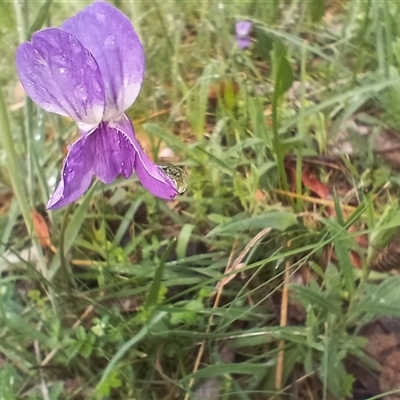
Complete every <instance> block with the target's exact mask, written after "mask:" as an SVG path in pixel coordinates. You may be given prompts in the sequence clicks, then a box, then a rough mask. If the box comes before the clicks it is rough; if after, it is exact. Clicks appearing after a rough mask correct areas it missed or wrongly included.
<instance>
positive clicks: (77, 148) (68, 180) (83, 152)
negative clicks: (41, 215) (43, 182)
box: [46, 135, 95, 210]
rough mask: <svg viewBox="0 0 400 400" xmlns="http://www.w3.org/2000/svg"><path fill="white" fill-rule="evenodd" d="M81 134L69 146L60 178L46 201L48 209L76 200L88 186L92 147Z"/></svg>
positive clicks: (91, 176) (90, 172) (92, 172)
mask: <svg viewBox="0 0 400 400" xmlns="http://www.w3.org/2000/svg"><path fill="white" fill-rule="evenodd" d="M89 137H90V135H89V136H81V137H80V138H79V139H78V140H77V141H76V142H75V143H74V144H72V145H71V146H70V147H69V151H68V155H67V157H66V158H65V160H64V165H63V168H62V171H61V180H60V182H59V184H58V186H57V189H56V190H55V192H54V193H53V195H52V196H51V198H50V200H49V201H48V203H47V206H46V208H47V209H48V210H51V209H56V208H59V207H63V206H66V205H68V204H70V203H72V202H73V201H75V200H78V199H79V197H81V196H82V195H83V194H84V193H85V192H86V190H87V189H88V188H89V186H90V183H91V181H92V178H93V174H94V169H93V159H94V154H95V153H94V151H93V150H94V149H92V148H91V147H90V146H87V142H86V141H87V138H89Z"/></svg>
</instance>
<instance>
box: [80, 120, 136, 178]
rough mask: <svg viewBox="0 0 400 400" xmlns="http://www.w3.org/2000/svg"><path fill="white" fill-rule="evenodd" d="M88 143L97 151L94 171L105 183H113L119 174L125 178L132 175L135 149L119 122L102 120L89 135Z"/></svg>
mask: <svg viewBox="0 0 400 400" xmlns="http://www.w3.org/2000/svg"><path fill="white" fill-rule="evenodd" d="M87 145H88V146H90V148H91V149H93V150H94V152H95V157H94V160H93V169H94V173H95V174H96V175H97V176H98V178H99V179H100V180H101V181H102V182H103V183H106V184H108V183H111V182H112V181H113V180H114V179H115V178H117V177H118V176H119V175H122V176H123V177H124V178H125V179H128V178H129V177H130V176H131V175H132V173H133V167H134V163H135V149H134V147H133V145H132V143H131V140H130V138H129V137H128V136H127V135H126V133H125V132H123V131H122V130H121V129H120V127H119V124H118V123H114V122H102V123H101V124H100V125H99V127H98V128H97V129H96V130H95V131H94V132H93V133H91V134H90V135H89V136H88V137H87Z"/></svg>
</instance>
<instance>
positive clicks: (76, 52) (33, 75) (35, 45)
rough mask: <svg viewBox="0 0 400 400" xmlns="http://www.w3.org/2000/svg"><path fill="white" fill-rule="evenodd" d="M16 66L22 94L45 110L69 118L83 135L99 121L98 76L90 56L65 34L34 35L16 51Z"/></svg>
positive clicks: (101, 94) (52, 30) (101, 105)
mask: <svg viewBox="0 0 400 400" xmlns="http://www.w3.org/2000/svg"><path fill="white" fill-rule="evenodd" d="M16 64H17V71H18V75H19V78H20V80H21V83H22V86H23V87H24V89H25V91H26V92H27V94H28V95H29V97H31V98H32V100H33V101H35V102H36V103H38V104H39V105H40V106H41V107H43V108H44V109H45V110H47V111H50V112H54V113H57V114H61V115H69V116H70V117H71V118H73V119H74V120H75V121H76V122H77V123H78V125H79V126H80V128H81V129H82V130H85V131H89V130H90V129H92V128H93V127H95V126H96V125H97V124H98V123H99V122H100V121H101V120H102V118H103V113H104V106H105V103H104V89H103V81H102V76H101V72H100V70H99V68H98V65H97V63H96V60H95V59H94V58H93V56H92V54H91V53H90V52H89V51H88V50H87V49H85V47H83V46H82V44H81V43H80V42H79V41H78V40H77V39H76V38H75V37H74V36H72V35H71V34H69V33H68V32H65V31H63V30H61V29H58V28H49V29H44V30H41V31H39V32H36V33H35V34H34V35H33V36H32V40H31V42H25V43H22V44H21V45H20V46H19V47H18V49H17V53H16Z"/></svg>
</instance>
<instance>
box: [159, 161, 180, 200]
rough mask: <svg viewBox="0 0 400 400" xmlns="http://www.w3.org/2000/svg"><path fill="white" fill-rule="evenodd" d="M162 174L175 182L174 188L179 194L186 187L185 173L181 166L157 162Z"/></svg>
mask: <svg viewBox="0 0 400 400" xmlns="http://www.w3.org/2000/svg"><path fill="white" fill-rule="evenodd" d="M158 166H159V167H160V168H161V170H162V171H163V172H164V174H166V175H168V176H169V178H170V179H171V180H172V181H173V182H174V183H175V186H176V190H177V191H178V193H179V194H183V193H185V192H186V189H187V174H186V172H185V171H184V170H183V168H181V167H178V166H177V165H172V164H158Z"/></svg>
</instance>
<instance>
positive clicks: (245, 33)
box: [235, 21, 253, 50]
mask: <svg viewBox="0 0 400 400" xmlns="http://www.w3.org/2000/svg"><path fill="white" fill-rule="evenodd" d="M252 26H253V24H252V23H251V22H250V21H238V22H236V24H235V31H236V35H235V40H236V43H237V45H238V46H239V47H240V48H241V49H243V50H245V49H248V48H249V47H250V45H251V39H250V36H249V34H250V31H251V28H252Z"/></svg>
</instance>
